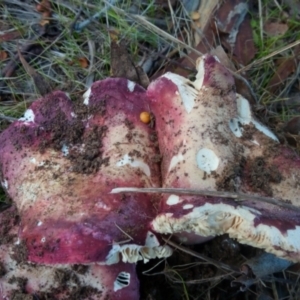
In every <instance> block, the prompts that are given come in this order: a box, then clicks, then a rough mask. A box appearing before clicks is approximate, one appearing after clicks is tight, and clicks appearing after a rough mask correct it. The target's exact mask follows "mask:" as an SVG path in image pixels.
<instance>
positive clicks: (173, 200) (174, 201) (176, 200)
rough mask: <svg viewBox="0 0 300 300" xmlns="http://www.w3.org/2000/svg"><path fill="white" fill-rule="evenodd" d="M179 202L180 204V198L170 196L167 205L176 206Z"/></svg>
mask: <svg viewBox="0 0 300 300" xmlns="http://www.w3.org/2000/svg"><path fill="white" fill-rule="evenodd" d="M179 202H180V198H179V196H177V195H170V196H169V198H168V200H167V204H168V205H176V204H178V203H179Z"/></svg>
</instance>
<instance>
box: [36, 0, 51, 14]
mask: <svg viewBox="0 0 300 300" xmlns="http://www.w3.org/2000/svg"><path fill="white" fill-rule="evenodd" d="M36 10H37V11H38V12H41V13H43V12H48V11H51V3H50V1H49V0H42V1H41V2H40V3H39V4H37V6H36Z"/></svg>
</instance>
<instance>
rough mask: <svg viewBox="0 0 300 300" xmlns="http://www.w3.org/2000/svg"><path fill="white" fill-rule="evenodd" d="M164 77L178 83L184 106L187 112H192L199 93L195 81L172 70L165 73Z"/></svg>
mask: <svg viewBox="0 0 300 300" xmlns="http://www.w3.org/2000/svg"><path fill="white" fill-rule="evenodd" d="M163 77H165V78H168V79H169V80H171V81H172V82H173V83H174V84H176V86H177V88H178V91H179V95H180V98H181V100H182V103H183V105H184V108H185V110H186V112H187V113H190V112H191V111H192V109H193V108H194V105H195V99H196V97H197V94H198V91H197V90H196V89H195V88H194V86H193V83H192V82H191V81H190V80H188V79H186V78H184V77H182V76H180V75H177V74H173V73H170V72H168V73H166V74H165V75H163Z"/></svg>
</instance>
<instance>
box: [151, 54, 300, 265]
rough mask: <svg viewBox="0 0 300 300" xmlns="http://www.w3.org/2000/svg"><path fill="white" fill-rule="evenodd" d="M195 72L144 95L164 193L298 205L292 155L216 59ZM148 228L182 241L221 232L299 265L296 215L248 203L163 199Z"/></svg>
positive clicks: (297, 161)
mask: <svg viewBox="0 0 300 300" xmlns="http://www.w3.org/2000/svg"><path fill="white" fill-rule="evenodd" d="M197 69H198V74H197V76H196V80H195V81H193V82H192V81H189V80H188V79H186V78H184V77H181V76H179V75H176V74H172V73H167V74H165V75H163V76H162V77H160V78H158V79H157V80H156V81H154V82H152V83H151V84H150V86H149V87H148V90H147V95H148V97H149V99H150V103H151V104H150V107H151V110H152V112H153V114H154V115H155V118H156V124H157V128H158V141H159V147H160V152H161V155H162V180H163V183H162V184H163V187H171V188H186V189H200V190H208V191H231V192H240V193H247V194H249V195H253V196H266V197H274V198H276V199H279V201H281V202H284V201H287V200H288V201H289V202H290V203H291V204H293V205H294V206H297V207H299V200H298V196H297V190H298V188H297V187H298V185H299V175H300V158H299V156H298V155H297V154H295V153H294V152H293V150H291V149H289V148H287V147H286V146H283V145H280V144H279V142H278V139H277V137H276V135H275V134H274V133H273V132H272V131H271V130H270V129H268V128H267V127H266V126H264V125H263V124H262V123H260V122H259V121H258V120H257V119H256V118H255V117H254V116H253V113H252V111H251V109H250V105H249V102H248V101H247V99H245V98H243V97H242V96H241V95H238V94H236V93H235V86H234V79H233V77H232V75H231V74H230V73H229V71H228V70H227V69H226V68H225V67H223V66H222V65H221V64H220V63H219V61H218V59H217V58H216V57H214V56H211V55H204V56H203V57H201V58H200V59H199V60H198V61H197ZM152 227H153V229H154V230H155V231H156V232H159V233H164V234H174V235H176V234H177V235H178V237H179V238H180V240H181V241H183V242H186V243H193V242H195V241H196V242H197V241H198V239H197V238H196V240H195V236H196V237H197V236H198V237H199V240H201V237H209V236H215V235H220V234H224V233H228V234H229V235H230V236H231V237H233V238H236V239H238V241H240V242H241V243H245V244H249V245H252V246H254V247H258V248H263V249H265V250H266V251H267V252H271V253H274V254H275V255H277V256H279V257H282V258H286V259H289V260H293V261H300V238H299V235H300V213H299V210H292V209H287V208H283V207H281V206H277V205H273V204H270V203H265V202H263V201H257V200H255V199H253V201H252V200H244V201H242V202H239V201H235V200H233V199H227V198H221V197H206V196H201V195H199V196H197V195H196V196H195V195H193V196H192V195H177V194H176V193H174V194H171V195H170V194H168V195H167V194H164V195H163V196H162V203H161V210H160V214H159V215H158V216H157V217H156V218H155V219H154V221H153V222H152ZM185 233H188V234H185Z"/></svg>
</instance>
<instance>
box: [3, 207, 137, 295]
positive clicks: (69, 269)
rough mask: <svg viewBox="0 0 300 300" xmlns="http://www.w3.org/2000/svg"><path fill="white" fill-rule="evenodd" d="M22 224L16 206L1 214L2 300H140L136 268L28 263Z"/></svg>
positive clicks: (120, 264) (121, 263) (130, 266)
mask: <svg viewBox="0 0 300 300" xmlns="http://www.w3.org/2000/svg"><path fill="white" fill-rule="evenodd" d="M19 221H20V219H19V216H18V213H17V210H16V208H15V207H14V206H12V207H11V208H9V209H7V210H5V211H3V212H1V213H0V235H1V236H0V238H1V245H0V261H1V263H0V275H1V276H0V286H1V289H0V299H27V298H26V297H28V299H33V298H31V297H35V298H37V299H46V298H47V299H48V298H49V299H50V298H51V299H58V300H67V299H75V298H76V299H79V298H80V299H82V300H85V299H92V300H96V299H97V300H101V299H114V300H117V299H138V295H139V283H138V279H137V276H136V273H135V266H134V265H133V264H125V263H123V262H119V263H118V264H115V265H113V266H105V265H99V264H97V263H91V264H88V265H79V264H78V265H70V264H69V265H67V264H59V265H55V266H49V265H48V266H46V265H39V264H34V263H28V262H27V261H26V252H27V249H26V246H25V245H24V244H23V243H22V242H21V241H20V239H19V238H18V230H19V225H20V224H19ZM29 297H30V298H29Z"/></svg>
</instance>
